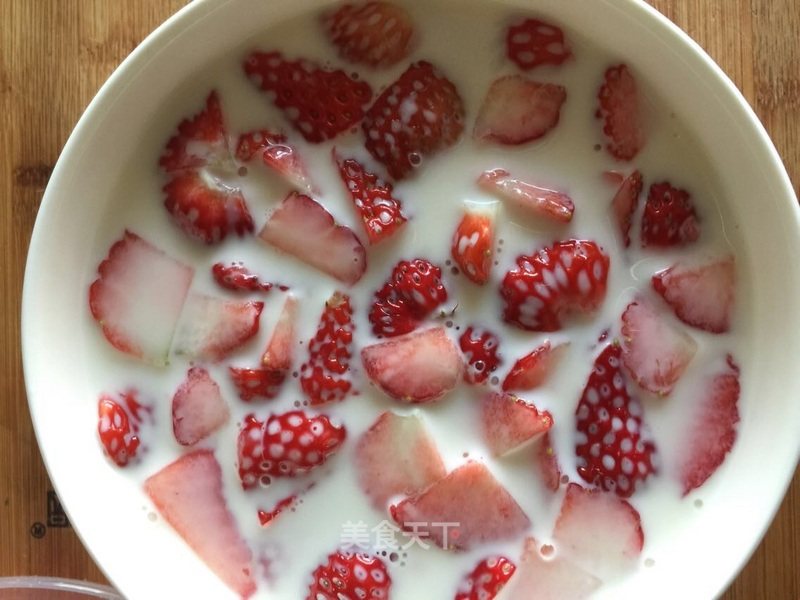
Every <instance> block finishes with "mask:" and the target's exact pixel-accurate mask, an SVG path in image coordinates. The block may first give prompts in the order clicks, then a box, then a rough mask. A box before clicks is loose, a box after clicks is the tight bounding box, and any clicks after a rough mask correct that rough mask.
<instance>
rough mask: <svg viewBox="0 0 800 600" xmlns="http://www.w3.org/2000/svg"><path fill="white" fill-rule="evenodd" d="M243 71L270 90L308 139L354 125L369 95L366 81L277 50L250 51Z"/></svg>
mask: <svg viewBox="0 0 800 600" xmlns="http://www.w3.org/2000/svg"><path fill="white" fill-rule="evenodd" d="M244 72H245V73H246V74H247V76H248V77H249V78H250V81H252V82H253V84H255V85H256V86H257V87H259V88H261V89H262V90H263V91H265V92H269V93H271V94H273V98H272V102H273V103H274V104H275V106H277V107H278V108H280V109H281V110H282V111H283V113H284V115H285V116H286V118H287V119H288V120H289V121H290V122H291V123H292V125H294V127H295V129H297V131H299V132H300V133H301V134H302V135H303V137H304V138H305V139H306V140H308V141H309V142H314V143H318V142H324V141H325V140H328V139H331V138H334V137H336V136H337V135H339V134H340V133H342V132H343V131H346V130H348V129H350V128H351V127H352V126H353V125H356V124H357V123H358V122H359V121H360V120H361V119H362V117H363V116H364V105H365V104H367V103H368V102H369V101H370V100H371V99H372V89H371V88H370V87H369V84H367V83H366V82H364V81H358V80H356V79H355V78H353V77H350V76H349V75H347V73H345V72H344V71H342V70H339V69H337V70H334V71H331V70H328V69H323V68H321V67H320V66H318V65H317V64H315V63H313V62H311V61H308V60H287V59H286V58H284V56H283V55H282V54H281V53H280V52H253V53H252V54H251V55H250V56H249V57H248V58H247V60H246V61H245V63H244Z"/></svg>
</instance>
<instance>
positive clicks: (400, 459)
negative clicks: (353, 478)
mask: <svg viewBox="0 0 800 600" xmlns="http://www.w3.org/2000/svg"><path fill="white" fill-rule="evenodd" d="M355 465H356V469H357V471H358V481H359V484H360V485H361V489H362V490H363V492H364V493H365V494H366V495H367V496H368V497H369V499H370V501H371V502H372V505H373V506H374V507H375V508H377V509H378V510H385V509H386V506H387V503H388V502H389V501H390V500H391V499H392V497H394V496H397V495H403V496H410V495H412V494H416V493H418V492H421V491H422V490H424V489H425V488H426V487H428V486H429V485H431V484H432V483H435V482H436V481H439V480H440V479H441V478H442V477H444V476H445V475H446V474H447V470H446V469H445V466H444V462H442V457H441V456H440V455H439V451H438V450H437V449H436V444H435V442H434V441H433V438H432V437H431V436H430V434H429V433H428V430H427V429H426V427H425V423H424V422H423V420H422V418H421V417H420V416H419V415H418V414H417V413H412V414H410V415H407V416H403V415H398V414H396V413H393V412H389V411H387V412H385V413H383V414H381V416H380V417H378V419H377V421H375V423H373V424H372V426H371V427H370V428H369V429H368V430H367V431H366V432H364V434H363V435H362V436H361V438H360V439H359V440H358V444H357V446H356V458H355Z"/></svg>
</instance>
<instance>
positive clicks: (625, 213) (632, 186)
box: [611, 171, 643, 248]
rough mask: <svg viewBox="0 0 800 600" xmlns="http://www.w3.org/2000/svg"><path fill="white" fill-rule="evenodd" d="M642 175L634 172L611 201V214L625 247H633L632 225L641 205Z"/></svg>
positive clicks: (621, 184) (622, 183) (623, 182)
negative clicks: (637, 207) (638, 206)
mask: <svg viewBox="0 0 800 600" xmlns="http://www.w3.org/2000/svg"><path fill="white" fill-rule="evenodd" d="M642 185H643V183H642V174H641V173H639V171H634V172H633V173H631V174H630V175H628V176H627V177H626V178H625V179H624V180H623V181H622V182H621V183H620V185H619V189H618V190H617V193H616V194H615V195H614V199H613V200H612V201H611V212H612V213H613V214H614V219H615V220H616V222H617V228H618V229H619V232H620V234H621V235H622V239H623V241H624V244H625V247H626V248H627V247H628V246H630V245H631V223H632V222H633V213H634V212H636V206H637V205H638V204H639V195H640V194H641V193H642Z"/></svg>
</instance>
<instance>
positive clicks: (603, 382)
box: [575, 344, 656, 497]
mask: <svg viewBox="0 0 800 600" xmlns="http://www.w3.org/2000/svg"><path fill="white" fill-rule="evenodd" d="M642 416H643V411H642V405H641V404H640V403H639V401H638V400H637V399H636V398H633V397H631V396H630V394H629V393H628V388H627V385H626V381H625V374H624V372H623V371H622V349H621V348H620V346H619V345H618V344H609V345H608V346H606V347H605V349H603V351H602V352H601V353H600V355H599V356H598V357H597V359H596V360H595V362H594V367H592V373H591V375H589V380H588V381H587V382H586V387H585V388H584V389H583V394H582V395H581V399H580V402H579V403H578V408H577V409H576V411H575V417H576V419H575V422H576V425H577V430H578V433H577V436H576V445H575V454H576V455H577V457H578V461H577V462H578V475H580V476H581V477H582V478H583V479H584V480H585V481H587V482H588V483H590V484H592V485H597V486H599V487H602V488H603V489H604V490H607V491H612V492H615V493H616V494H617V495H618V496H622V497H629V496H631V495H632V494H633V493H634V491H636V487H637V485H638V484H639V483H640V482H644V481H645V480H646V479H647V478H648V477H649V476H650V475H651V474H653V473H654V472H655V471H656V468H655V464H654V459H655V456H654V455H655V453H656V447H655V444H654V443H653V442H652V441H651V440H650V439H649V437H648V436H647V435H646V432H645V431H644V428H643V424H642Z"/></svg>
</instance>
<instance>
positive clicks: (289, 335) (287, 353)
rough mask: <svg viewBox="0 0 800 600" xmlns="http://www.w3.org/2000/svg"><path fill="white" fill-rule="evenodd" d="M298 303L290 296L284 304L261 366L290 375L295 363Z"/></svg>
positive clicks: (262, 357) (262, 356)
mask: <svg viewBox="0 0 800 600" xmlns="http://www.w3.org/2000/svg"><path fill="white" fill-rule="evenodd" d="M297 312H298V302H297V298H296V297H295V296H292V295H291V294H289V295H288V296H286V301H285V302H284V303H283V308H282V309H281V314H280V316H279V317H278V322H277V323H276V324H275V329H273V330H272V335H271V336H270V338H269V342H268V343H267V348H266V350H264V354H262V355H261V365H262V366H263V367H264V368H265V369H267V370H270V371H277V372H283V373H288V371H289V369H291V368H292V362H293V361H294V346H295V344H296V343H297V334H296V333H295V326H296V324H297Z"/></svg>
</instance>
